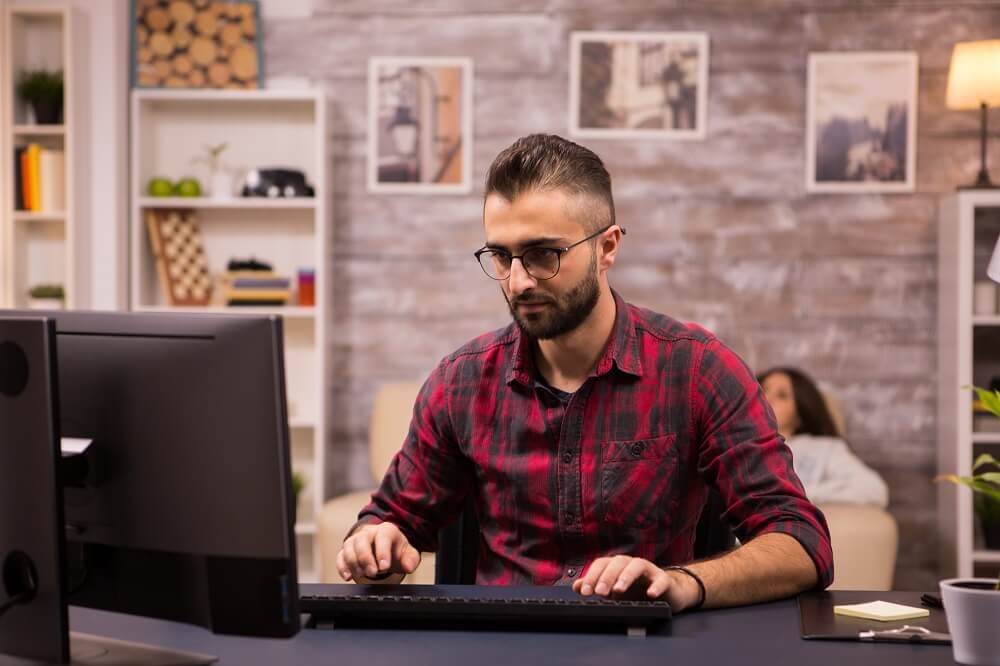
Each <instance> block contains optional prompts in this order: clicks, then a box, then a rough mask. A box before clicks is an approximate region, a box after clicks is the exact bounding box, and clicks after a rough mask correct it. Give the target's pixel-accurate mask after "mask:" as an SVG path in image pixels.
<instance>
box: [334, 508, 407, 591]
mask: <svg viewBox="0 0 1000 666" xmlns="http://www.w3.org/2000/svg"><path fill="white" fill-rule="evenodd" d="M418 564H420V553H419V552H418V551H417V549H416V548H414V547H413V546H411V545H410V542H409V541H408V540H407V539H406V537H405V536H403V533H402V532H400V531H399V528H398V527H396V526H395V525H393V524H392V523H379V524H378V525H365V526H363V527H360V528H358V530H357V531H356V532H354V534H352V535H351V536H349V537H347V539H345V540H344V545H343V546H342V547H341V549H340V552H339V553H337V571H339V572H340V577H341V578H343V579H344V580H346V581H350V580H356V581H358V582H367V581H366V580H364V579H370V578H374V577H376V576H379V575H380V574H387V573H394V574H408V573H413V572H414V571H415V570H416V568H417V565H418Z"/></svg>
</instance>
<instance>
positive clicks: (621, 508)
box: [601, 433, 678, 528]
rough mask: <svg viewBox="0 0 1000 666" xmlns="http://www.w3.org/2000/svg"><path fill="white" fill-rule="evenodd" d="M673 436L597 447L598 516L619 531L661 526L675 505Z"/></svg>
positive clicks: (675, 457)
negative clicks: (599, 468) (619, 529)
mask: <svg viewBox="0 0 1000 666" xmlns="http://www.w3.org/2000/svg"><path fill="white" fill-rule="evenodd" d="M676 441H677V434H676V433H670V434H667V435H662V436H660V437H654V438H651V439H636V440H630V441H616V442H605V443H604V444H602V445H601V449H602V464H601V509H602V511H601V513H602V518H603V520H604V522H605V523H607V524H610V525H614V526H616V527H621V528H645V527H650V526H651V525H655V524H664V523H665V521H666V520H667V519H668V518H669V516H670V507H671V506H675V505H676V504H677V498H676V497H674V495H675V494H676V492H675V489H676V488H677V486H678V484H677V479H676V478H675V477H676V474H677V449H676V447H675V446H674V444H675V443H676Z"/></svg>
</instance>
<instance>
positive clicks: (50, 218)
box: [13, 210, 66, 222]
mask: <svg viewBox="0 0 1000 666" xmlns="http://www.w3.org/2000/svg"><path fill="white" fill-rule="evenodd" d="M13 219H14V221H15V222H63V221H64V220H65V219H66V213H65V212H64V211H55V212H52V213H44V212H43V213H33V212H29V211H24V210H19V211H15V212H14V215H13Z"/></svg>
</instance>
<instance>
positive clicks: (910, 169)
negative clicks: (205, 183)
mask: <svg viewBox="0 0 1000 666" xmlns="http://www.w3.org/2000/svg"><path fill="white" fill-rule="evenodd" d="M916 110H917V55H916V53H911V52H864V53H860V52H859V53H811V54H809V95H808V116H807V120H806V133H807V145H806V164H807V173H806V189H807V190H808V191H810V192H911V191H913V188H914V183H915V181H916V178H915V175H916V174H915V173H914V172H915V170H916V152H917V151H916V132H917V129H916V126H917V117H916V116H917V113H916Z"/></svg>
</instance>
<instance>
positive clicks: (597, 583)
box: [573, 555, 700, 612]
mask: <svg viewBox="0 0 1000 666" xmlns="http://www.w3.org/2000/svg"><path fill="white" fill-rule="evenodd" d="M643 588H645V596H646V597H647V598H649V599H663V600H664V601H667V602H668V603H669V604H670V607H671V608H672V609H673V610H674V612H679V611H681V610H684V609H685V608H688V607H690V606H693V605H695V604H696V603H698V597H699V593H700V592H699V589H698V584H697V583H696V582H695V581H694V579H693V578H691V577H690V576H688V575H686V574H683V573H679V572H667V571H664V570H663V569H661V568H660V567H658V566H656V565H655V564H653V563H652V562H650V561H649V560H644V559H643V558H641V557H630V556H628V555H615V556H614V557H599V558H597V559H596V560H594V561H593V562H591V563H590V566H589V567H587V571H586V572H585V573H584V574H583V575H582V576H581V577H580V578H579V579H578V580H577V581H576V582H574V583H573V591H575V592H578V593H579V594H582V595H583V596H585V597H588V596H590V595H591V594H596V595H598V596H601V597H608V598H612V599H620V598H624V597H626V596H628V593H629V592H630V591H631V592H632V593H633V594H636V593H639V594H641V593H642V592H643Z"/></svg>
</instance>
